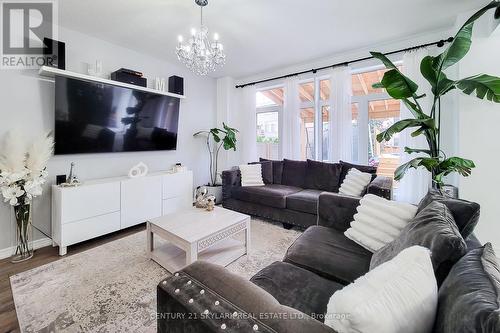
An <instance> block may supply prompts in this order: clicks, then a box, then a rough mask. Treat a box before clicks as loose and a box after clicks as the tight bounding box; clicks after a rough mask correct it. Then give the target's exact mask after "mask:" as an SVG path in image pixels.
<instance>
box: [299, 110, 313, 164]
mask: <svg viewBox="0 0 500 333" xmlns="http://www.w3.org/2000/svg"><path fill="white" fill-rule="evenodd" d="M300 156H301V159H302V160H305V159H307V158H309V159H314V108H305V109H300Z"/></svg>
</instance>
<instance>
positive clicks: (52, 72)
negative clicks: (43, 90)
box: [38, 66, 186, 98]
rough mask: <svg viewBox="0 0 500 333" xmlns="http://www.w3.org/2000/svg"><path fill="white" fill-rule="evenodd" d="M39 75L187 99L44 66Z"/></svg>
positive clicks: (164, 92) (181, 96)
mask: <svg viewBox="0 0 500 333" xmlns="http://www.w3.org/2000/svg"><path fill="white" fill-rule="evenodd" d="M38 74H39V75H41V76H45V77H51V78H53V77H56V76H64V77H69V78H73V79H79V80H86V81H91V82H99V83H104V84H111V85H113V86H117V87H123V88H130V89H134V90H139V91H144V92H148V93H152V94H158V95H165V96H171V97H177V98H186V96H184V95H178V94H173V93H169V92H166V91H160V90H156V89H150V88H145V87H141V86H136V85H134V84H128V83H123V82H119V81H113V80H108V79H103V78H100V77H95V76H90V75H85V74H80V73H75V72H71V71H66V70H63V69H59V68H54V67H50V66H42V67H41V68H40V70H39V71H38Z"/></svg>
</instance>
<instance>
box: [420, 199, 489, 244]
mask: <svg viewBox="0 0 500 333" xmlns="http://www.w3.org/2000/svg"><path fill="white" fill-rule="evenodd" d="M433 201H438V202H442V203H444V204H445V205H446V207H448V209H449V210H450V211H451V213H452V214H453V218H454V219H455V222H456V223H457V226H458V229H459V230H460V233H461V234H462V237H463V238H467V237H469V235H470V234H472V232H473V231H474V228H475V227H476V224H477V222H478V221H479V211H480V206H479V204H477V203H475V202H470V201H466V200H460V199H453V198H449V197H446V196H443V195H442V194H441V193H439V191H437V190H431V191H429V192H428V193H427V195H426V196H425V197H424V198H423V199H422V201H420V203H419V205H418V211H421V210H422V209H424V208H425V207H426V206H427V205H428V204H430V203H431V202H433Z"/></svg>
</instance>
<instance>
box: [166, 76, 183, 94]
mask: <svg viewBox="0 0 500 333" xmlns="http://www.w3.org/2000/svg"><path fill="white" fill-rule="evenodd" d="M168 92H170V93H174V94H178V95H184V78H182V77H180V76H175V75H174V76H171V77H169V78H168Z"/></svg>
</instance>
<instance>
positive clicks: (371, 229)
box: [344, 194, 418, 252]
mask: <svg viewBox="0 0 500 333" xmlns="http://www.w3.org/2000/svg"><path fill="white" fill-rule="evenodd" d="M359 203H360V205H359V206H358V208H356V210H357V213H356V214H355V215H354V221H352V222H351V227H350V228H349V229H347V230H346V232H344V235H345V236H346V237H347V238H349V239H351V240H352V241H354V242H356V243H358V244H359V245H361V246H362V247H364V248H366V249H367V250H369V251H371V252H375V251H377V250H379V249H380V248H382V247H383V246H384V245H386V244H388V243H390V242H392V241H393V240H395V239H396V238H397V237H398V236H399V234H400V233H401V230H402V229H403V228H404V227H406V225H407V224H408V223H409V222H410V221H411V220H413V218H414V217H415V215H416V214H417V209H418V207H417V206H414V205H412V204H409V203H406V202H399V201H391V200H387V199H384V198H381V197H379V196H376V195H374V194H367V195H365V196H364V197H363V198H362V199H361V200H360V201H359Z"/></svg>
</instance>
